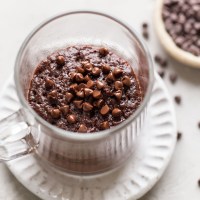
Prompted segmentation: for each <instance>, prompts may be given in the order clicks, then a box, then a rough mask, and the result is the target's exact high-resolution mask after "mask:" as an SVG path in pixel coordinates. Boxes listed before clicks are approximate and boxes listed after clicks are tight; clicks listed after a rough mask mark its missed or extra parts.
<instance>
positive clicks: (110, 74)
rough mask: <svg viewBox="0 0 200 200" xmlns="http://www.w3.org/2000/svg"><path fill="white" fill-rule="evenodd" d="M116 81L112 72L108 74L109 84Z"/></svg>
mask: <svg viewBox="0 0 200 200" xmlns="http://www.w3.org/2000/svg"><path fill="white" fill-rule="evenodd" d="M114 80H115V78H114V76H113V73H112V72H110V73H109V74H108V76H107V77H106V81H107V82H113V81H114Z"/></svg>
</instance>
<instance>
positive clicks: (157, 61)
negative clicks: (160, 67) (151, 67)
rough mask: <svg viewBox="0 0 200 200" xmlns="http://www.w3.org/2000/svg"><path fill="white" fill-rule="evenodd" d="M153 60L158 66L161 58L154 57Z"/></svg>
mask: <svg viewBox="0 0 200 200" xmlns="http://www.w3.org/2000/svg"><path fill="white" fill-rule="evenodd" d="M154 60H155V62H156V63H157V64H160V62H161V60H162V58H161V57H160V56H159V55H155V57H154Z"/></svg>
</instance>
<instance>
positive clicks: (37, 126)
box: [0, 11, 154, 174]
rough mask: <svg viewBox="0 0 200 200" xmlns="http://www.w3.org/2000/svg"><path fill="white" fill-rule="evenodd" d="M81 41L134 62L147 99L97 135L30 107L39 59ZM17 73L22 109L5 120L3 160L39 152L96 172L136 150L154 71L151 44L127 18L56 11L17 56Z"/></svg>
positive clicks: (68, 166)
mask: <svg viewBox="0 0 200 200" xmlns="http://www.w3.org/2000/svg"><path fill="white" fill-rule="evenodd" d="M76 44H81V45H83V44H87V45H88V44H90V45H98V46H107V47H108V48H109V49H112V50H113V51H116V52H117V53H118V54H120V55H121V56H123V57H124V58H125V59H126V60H128V62H129V63H130V65H131V66H132V67H133V69H134V72H135V73H136V75H137V76H138V78H139V81H140V85H141V87H142V90H143V91H144V99H143V101H142V104H141V106H140V107H139V108H138V109H137V110H136V112H135V113H134V114H133V115H132V116H130V117H129V118H128V119H126V120H125V121H124V122H122V123H121V124H119V125H117V126H115V127H112V128H110V129H108V130H104V131H99V132H97V133H92V134H90V133H87V134H80V133H73V132H69V131H65V130H62V129H59V128H57V127H55V126H53V125H51V124H49V123H48V122H46V121H45V120H44V119H42V118H41V117H40V116H39V115H38V114H37V113H36V112H35V111H34V110H33V109H32V108H31V107H30V105H29V103H28V101H27V93H28V89H29V84H30V80H31V77H32V75H33V72H34V70H35V67H36V66H37V64H38V63H39V62H40V61H41V60H43V59H45V58H46V57H47V56H48V55H49V54H51V53H53V52H54V51H55V50H57V49H60V48H63V47H66V46H70V45H76ZM14 78H15V85H16V89H17V94H18V97H19V100H20V103H21V109H20V110H19V111H17V112H16V113H14V114H12V115H11V116H9V117H7V118H6V119H3V120H2V121H1V122H0V132H1V134H0V135H1V136H0V141H1V145H0V149H1V153H0V159H1V161H8V160H11V159H15V158H18V157H20V156H23V155H26V154H28V153H35V154H36V155H38V156H39V157H40V158H41V159H42V160H44V161H46V163H48V164H49V165H51V166H54V167H57V168H59V169H60V170H64V171H66V172H68V173H73V174H74V173H75V174H96V173H100V172H104V171H107V170H111V169H113V168H115V167H117V166H119V165H120V164H122V163H124V162H125V161H126V160H127V159H128V157H129V156H130V155H131V153H132V152H133V149H134V142H135V140H136V136H137V135H138V134H139V133H140V129H141V127H142V125H143V122H144V119H145V114H146V111H147V105H148V102H149V99H150V96H151V92H152V86H153V79H154V73H153V67H152V60H151V56H150V54H149V52H148V50H147V48H146V47H145V46H144V44H143V43H142V42H141V39H139V37H138V36H137V35H136V33H135V31H133V30H132V29H130V28H129V27H128V26H126V25H125V24H124V23H122V22H120V21H118V20H117V19H115V18H113V17H111V16H108V15H105V14H102V13H97V12H90V11H78V12H70V13H65V14H61V15H59V16H56V17H54V18H52V19H50V20H48V21H46V22H45V23H43V24H41V25H40V26H39V27H38V28H36V29H35V30H34V31H33V32H32V33H31V34H30V35H29V36H28V37H27V38H26V40H25V41H24V43H23V45H22V47H21V49H20V51H19V53H18V56H17V59H16V63H15V74H14Z"/></svg>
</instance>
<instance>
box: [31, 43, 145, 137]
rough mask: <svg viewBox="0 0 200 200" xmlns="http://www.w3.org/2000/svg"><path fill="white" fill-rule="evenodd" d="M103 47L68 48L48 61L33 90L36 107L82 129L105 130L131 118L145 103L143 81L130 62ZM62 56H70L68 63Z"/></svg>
mask: <svg viewBox="0 0 200 200" xmlns="http://www.w3.org/2000/svg"><path fill="white" fill-rule="evenodd" d="M101 51H102V52H104V50H99V48H98V47H91V46H75V47H68V48H66V49H65V50H61V51H58V52H55V53H54V54H52V55H50V56H48V58H47V59H46V60H44V61H42V62H41V63H40V64H39V65H38V67H37V69H36V70H35V74H34V76H33V79H32V81H31V84H30V85H31V87H30V89H29V96H28V100H29V103H30V105H31V106H32V107H33V109H34V110H35V111H36V112H37V113H38V114H39V115H40V116H41V117H43V118H44V119H45V120H46V121H48V122H49V123H52V124H54V125H55V126H57V127H60V128H62V129H64V130H69V131H74V132H80V133H86V132H88V133H90V132H97V131H100V130H105V129H108V128H110V127H112V126H115V125H117V124H119V123H121V122H122V121H124V120H126V119H127V118H128V117H129V116H130V115H131V114H132V113H133V112H134V111H135V110H136V109H137V108H138V106H139V105H140V103H141V101H142V92H141V90H140V86H139V81H138V79H137V76H136V75H135V74H134V72H133V69H132V68H131V66H130V65H129V64H128V63H127V62H126V61H125V60H123V59H122V58H120V57H119V56H118V55H116V54H114V53H113V52H110V51H108V52H106V53H105V54H104V53H102V52H101ZM106 51H107V50H106ZM100 52H101V53H100ZM57 55H62V56H63V57H64V62H63V63H62V64H61V62H60V63H59V61H57V60H58V56H57ZM62 59H63V58H62ZM62 59H61V60H62ZM58 63H59V64H58ZM58 65H59V66H58ZM41 68H42V70H41Z"/></svg>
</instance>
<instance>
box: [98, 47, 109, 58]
mask: <svg viewBox="0 0 200 200" xmlns="http://www.w3.org/2000/svg"><path fill="white" fill-rule="evenodd" d="M108 53H109V51H108V49H106V48H105V47H102V48H100V49H99V54H100V56H101V57H105V56H107V55H108Z"/></svg>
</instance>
